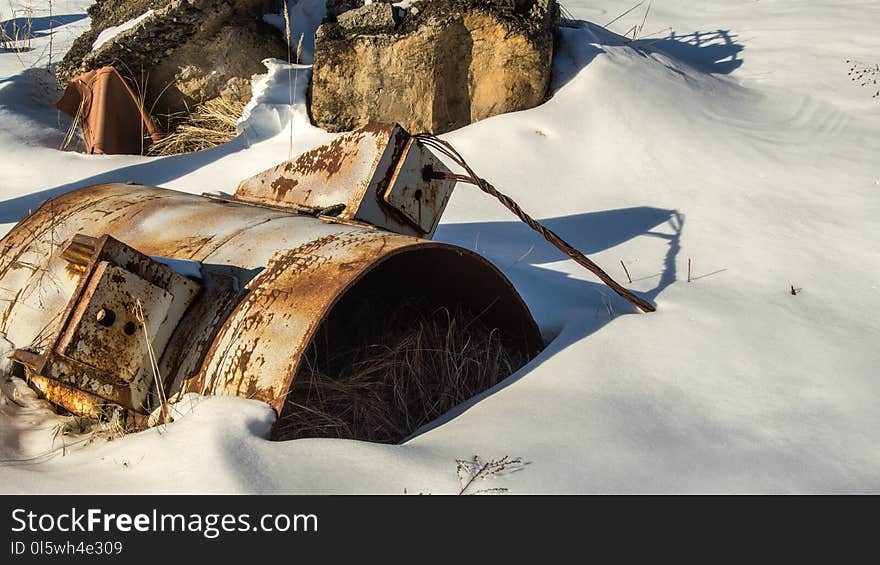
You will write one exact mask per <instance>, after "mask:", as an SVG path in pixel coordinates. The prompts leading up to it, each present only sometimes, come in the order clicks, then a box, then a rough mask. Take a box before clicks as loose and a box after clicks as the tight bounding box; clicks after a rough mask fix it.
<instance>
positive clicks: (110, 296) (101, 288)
mask: <svg viewBox="0 0 880 565" xmlns="http://www.w3.org/2000/svg"><path fill="white" fill-rule="evenodd" d="M59 256H60V257H61V258H63V259H64V260H65V261H67V262H68V264H69V265H70V267H71V268H72V269H73V270H74V271H75V272H77V273H81V275H80V280H79V283H78V285H77V288H76V290H75V292H74V293H73V295H72V296H71V298H70V301H69V303H68V306H67V308H66V310H65V311H64V313H63V314H62V316H61V318H62V320H61V323H60V324H59V326H58V327H59V330H58V332H57V334H56V335H55V336H51V337H50V339H51V340H52V343H51V346H50V347H48V348H47V349H46V350H45V352H44V354H43V355H42V356H40V361H39V362H34V363H30V364H29V365H30V366H31V369H32V370H33V372H34V373H35V375H36V376H38V377H39V378H41V379H49V380H51V381H55V382H57V383H62V384H64V385H66V386H67V388H70V386H72V387H74V388H75V389H78V390H79V391H82V392H85V393H88V395H91V396H94V397H99V398H101V399H103V400H102V402H103V401H110V402H112V403H115V404H118V405H120V406H122V407H124V408H127V409H129V410H133V411H136V412H144V411H146V410H147V409H148V408H149V393H150V390H151V387H152V386H153V381H154V375H153V374H152V367H151V364H150V362H149V357H148V356H149V355H150V354H152V355H155V356H156V358H158V357H159V356H161V354H162V351H163V350H164V349H165V346H166V345H167V342H168V339H169V337H170V336H171V333H172V332H173V331H174V328H175V327H176V326H177V324H178V322H179V321H180V319H181V318H182V317H183V314H184V312H185V310H186V309H187V307H188V306H189V304H190V303H191V302H192V300H193V299H194V297H195V295H196V294H197V293H198V291H199V289H200V287H201V285H200V284H199V283H197V282H195V281H192V280H190V279H188V278H186V277H184V276H183V275H180V274H179V273H176V272H175V271H174V270H173V269H171V268H170V267H168V266H167V265H164V264H162V263H160V262H158V261H156V260H154V259H152V258H150V257H148V256H147V255H145V254H143V253H141V252H139V251H137V250H136V249H133V248H131V247H129V246H127V245H125V244H124V243H122V242H120V241H118V240H116V239H114V238H112V237H110V236H109V235H104V236H102V237H100V238H94V237H90V236H85V235H83V234H76V235H74V236H73V237H72V238H70V239H69V240H68V242H67V243H66V244H65V245H64V246H62V248H61V250H60V252H59ZM151 348H152V353H151ZM31 360H32V361H33V359H31ZM43 388H44V389H45V391H44V392H45V394H46V395H47V398H48V399H49V400H50V401H52V402H55V403H57V404H60V405H61V406H64V407H65V408H67V409H69V410H71V411H75V412H77V413H82V412H83V406H82V405H83V402H86V401H88V399H89V398H91V396H88V395H86V396H83V395H75V394H71V393H69V391H67V388H65V387H59V386H55V385H52V383H48V384H45V386H44V387H43ZM53 391H54V392H53ZM55 392H57V393H58V394H55ZM62 392H64V394H62Z"/></svg>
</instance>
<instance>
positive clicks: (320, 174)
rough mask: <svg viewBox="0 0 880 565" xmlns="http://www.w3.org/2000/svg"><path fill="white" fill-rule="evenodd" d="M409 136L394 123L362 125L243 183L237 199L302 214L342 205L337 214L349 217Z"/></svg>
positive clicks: (384, 176) (355, 212)
mask: <svg viewBox="0 0 880 565" xmlns="http://www.w3.org/2000/svg"><path fill="white" fill-rule="evenodd" d="M407 139H409V134H407V133H406V132H405V131H404V130H403V128H401V127H400V126H398V125H386V124H383V125H371V126H367V127H364V128H361V129H359V130H356V131H354V132H352V133H349V134H346V135H343V136H340V137H337V138H336V139H335V140H333V141H332V142H331V143H330V144H328V145H324V146H321V147H318V148H316V149H312V150H311V151H307V152H306V153H303V154H302V155H300V156H298V157H297V158H296V159H294V160H293V161H286V162H284V163H281V164H279V165H277V166H275V167H272V168H271V169H268V170H266V171H263V172H262V173H259V174H257V175H255V176H253V177H251V178H249V179H246V180H244V181H242V182H241V183H240V184H239V185H238V189H237V190H236V191H235V198H236V199H238V200H241V201H244V202H252V203H256V204H272V205H275V206H281V207H288V208H290V209H292V210H295V211H304V212H317V211H320V210H323V209H325V208H329V207H331V206H336V205H338V204H345V205H346V208H345V210H344V212H343V213H342V214H341V215H342V216H343V217H346V218H348V219H353V218H354V217H355V216H356V214H357V210H358V208H359V207H360V203H361V200H363V198H364V194H365V193H366V192H367V189H368V188H369V187H370V186H371V185H375V184H376V183H377V182H379V181H381V180H382V179H383V178H385V179H387V177H388V175H389V173H390V168H391V167H392V166H393V165H394V159H393V156H394V154H395V153H398V154H399V152H400V148H401V147H402V146H403V144H404V143H406V141H407Z"/></svg>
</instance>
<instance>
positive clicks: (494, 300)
mask: <svg viewBox="0 0 880 565" xmlns="http://www.w3.org/2000/svg"><path fill="white" fill-rule="evenodd" d="M541 345H542V344H541V339H540V334H539V332H538V330H537V326H536V325H535V322H534V320H533V319H532V317H531V314H530V313H529V311H528V308H527V307H526V306H525V304H524V303H523V302H522V299H521V298H520V297H519V295H518V294H517V293H516V291H515V290H514V289H513V288H512V287H511V286H510V283H509V282H508V281H507V279H506V278H505V277H504V276H503V275H501V274H500V273H499V272H498V271H497V270H496V269H495V268H494V267H492V266H491V265H490V264H489V263H487V262H486V261H485V260H483V259H481V258H479V257H478V256H476V255H474V254H472V253H470V252H467V251H464V250H461V249H456V248H450V247H434V248H424V247H422V248H419V249H416V250H413V251H404V252H402V253H399V254H397V255H394V256H392V257H391V258H389V259H387V260H385V261H384V262H382V263H381V264H380V265H378V266H377V267H375V268H374V269H372V270H371V271H370V272H369V273H367V274H366V275H365V276H364V277H363V278H362V279H361V280H360V281H358V282H357V283H356V284H355V285H354V286H353V287H352V288H351V289H349V290H348V292H346V293H345V295H344V296H343V297H342V298H341V299H340V300H339V301H338V302H337V304H336V305H335V306H334V307H333V309H332V311H331V312H330V314H329V315H328V316H327V317H326V318H325V319H324V321H323V322H322V324H321V326H320V327H319V329H318V331H317V332H316V334H315V336H314V337H313V339H312V341H311V342H310V344H309V347H308V348H307V350H306V352H305V354H304V355H303V357H302V360H301V362H300V366H299V369H298V371H297V373H296V375H295V377H294V379H293V382H292V384H291V387H290V390H289V393H288V395H287V398H286V402H285V404H284V406H283V407H282V409H281V412H280V414H279V418H278V421H277V422H276V425H275V428H274V430H273V438H274V439H278V440H284V439H294V438H303V437H336V438H349V439H360V440H367V441H375V442H383V443H397V442H400V441H401V440H402V439H404V438H405V437H407V436H409V435H410V434H412V433H413V432H414V431H416V430H417V429H418V428H420V427H421V426H423V425H425V424H427V423H428V422H430V421H432V420H434V419H436V418H437V417H439V416H441V415H442V414H443V413H445V412H447V411H448V410H449V409H451V408H452V407H454V406H456V405H458V404H460V403H461V402H463V401H465V400H467V399H468V398H471V397H473V396H474V395H476V394H478V393H480V392H482V391H484V390H486V389H488V388H491V387H492V386H494V385H496V384H497V383H499V382H501V381H502V380H504V379H505V378H507V377H508V376H509V375H511V374H512V373H513V372H515V371H516V370H518V369H519V368H520V367H522V366H523V365H524V364H525V363H526V362H528V361H529V360H530V359H531V358H533V357H534V356H535V355H536V354H537V352H538V351H539V350H540V348H541Z"/></svg>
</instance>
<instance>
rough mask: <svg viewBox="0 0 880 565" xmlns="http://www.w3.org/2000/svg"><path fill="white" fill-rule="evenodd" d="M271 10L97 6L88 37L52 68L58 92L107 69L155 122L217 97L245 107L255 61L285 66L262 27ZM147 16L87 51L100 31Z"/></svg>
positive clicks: (186, 2)
mask: <svg viewBox="0 0 880 565" xmlns="http://www.w3.org/2000/svg"><path fill="white" fill-rule="evenodd" d="M275 4H277V6H276V5H275ZM276 9H277V10H280V2H278V1H274V2H272V1H268V2H267V0H98V2H97V3H96V4H94V5H93V6H92V7H91V8H90V9H89V15H91V17H92V27H91V29H90V30H89V31H88V32H86V33H85V34H83V35H82V36H80V37H79V38H77V40H76V41H75V42H74V45H73V47H72V48H71V50H70V51H69V52H68V54H67V56H66V57H65V58H64V60H63V61H62V62H61V64H60V65H59V66H58V70H57V76H58V82H59V85H60V86H62V87H63V86H64V85H66V83H67V81H68V80H69V79H70V78H71V77H73V76H76V75H78V74H80V73H82V72H85V71H89V70H92V69H96V68H100V67H103V66H105V65H112V66H113V67H115V68H116V70H117V71H118V72H119V73H120V74H121V75H122V76H124V77H125V78H126V79H127V80H128V81H129V82H131V83H132V84H133V86H134V88H135V89H136V90H137V91H139V93H140V94H141V95H143V96H144V98H145V101H146V104H145V106H146V107H147V109H151V111H152V113H154V115H157V116H160V117H161V116H163V115H164V116H168V115H173V114H175V113H179V112H185V111H186V110H187V109H189V108H193V107H194V106H196V105H198V104H200V103H203V102H205V101H207V100H209V99H212V98H215V97H217V96H225V97H229V98H232V99H235V100H243V101H247V100H248V99H250V95H251V93H250V79H251V76H253V75H254V74H258V73H261V72H263V65H262V63H261V61H262V60H263V59H266V58H269V57H277V58H282V59H286V58H287V47H286V45H285V43H284V40H283V38H282V37H281V34H280V33H279V32H278V31H277V30H275V29H274V28H271V27H269V26H268V25H266V24H264V23H263V22H262V14H263V12H264V10H276ZM147 10H153V13H152V15H151V16H150V17H147V18H146V19H144V20H143V21H142V22H140V23H138V24H137V25H136V26H134V27H132V28H131V29H127V30H125V31H122V32H121V33H119V34H118V35H116V36H115V37H113V38H112V39H111V40H109V41H107V42H105V43H103V44H101V45H100V46H99V47H98V48H96V49H95V50H94V51H93V50H92V43H93V42H94V41H95V39H96V38H97V37H98V35H99V34H100V32H101V31H103V30H105V29H107V28H108V27H111V26H119V25H120V24H123V23H125V22H127V21H130V20H132V19H134V18H136V17H138V16H140V15H141V14H144V13H145V12H146V11H147ZM166 125H167V124H166Z"/></svg>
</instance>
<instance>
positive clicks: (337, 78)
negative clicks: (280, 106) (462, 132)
mask: <svg viewBox="0 0 880 565" xmlns="http://www.w3.org/2000/svg"><path fill="white" fill-rule="evenodd" d="M383 7H384V8H391V7H390V6H389V5H388V4H370V5H367V6H364V7H363V8H358V9H355V10H353V11H350V12H348V13H343V14H341V15H340V16H337V18H336V20H337V21H333V20H332V19H331V18H327V19H326V20H325V21H324V23H322V25H321V26H320V27H319V28H318V31H317V33H316V39H315V60H314V68H313V71H312V72H313V75H312V76H313V79H312V80H313V82H312V89H311V115H312V118H313V120H314V121H315V123H316V124H317V125H319V126H321V127H323V128H326V129H328V130H330V131H346V130H352V129H356V128H358V127H361V126H363V125H365V124H366V123H368V122H370V121H382V122H397V123H400V124H401V125H402V126H403V127H404V128H406V129H407V130H409V131H411V132H420V131H430V132H433V133H443V132H446V131H450V130H452V129H456V128H459V127H462V126H464V125H467V124H469V123H472V122H476V121H478V120H482V119H484V118H487V117H489V116H494V115H496V114H501V113H504V112H513V111H517V110H524V109H527V108H532V107H534V106H537V105H538V104H541V103H542V102H543V101H544V99H545V97H546V95H547V89H548V87H549V84H550V71H551V65H552V58H553V43H554V40H555V34H556V29H557V27H558V22H559V6H558V4H557V3H556V0H423V1H422V2H420V3H418V4H417V7H418V10H413V9H410V10H408V11H407V12H406V13H405V15H403V17H402V18H398V19H397V20H396V21H395V23H394V25H393V26H390V24H389V23H388V19H387V15H383V17H382V20H381V21H382V25H381V26H377V25H373V22H374V21H378V20H374V19H373V18H374V15H377V14H379V13H380V12H379V11H378V9H383ZM366 8H370V10H369V14H370V16H366V14H367V11H366V10H365V9H366ZM392 10H397V9H396V8H393V9H392ZM414 12H417V13H414ZM349 14H352V15H351V16H349ZM355 14H356V15H355ZM362 14H363V15H362ZM383 14H387V12H383ZM392 15H393V12H392Z"/></svg>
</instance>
